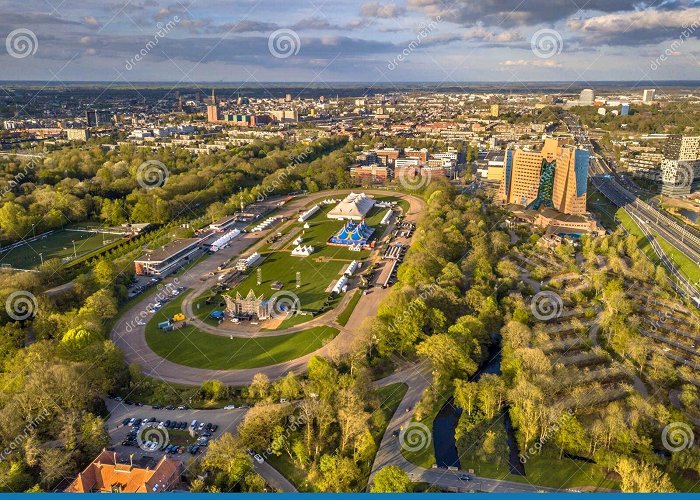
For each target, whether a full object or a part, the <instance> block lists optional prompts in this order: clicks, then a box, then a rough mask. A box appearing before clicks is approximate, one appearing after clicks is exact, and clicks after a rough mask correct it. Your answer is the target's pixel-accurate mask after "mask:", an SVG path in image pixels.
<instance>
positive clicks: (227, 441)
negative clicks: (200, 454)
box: [202, 432, 253, 485]
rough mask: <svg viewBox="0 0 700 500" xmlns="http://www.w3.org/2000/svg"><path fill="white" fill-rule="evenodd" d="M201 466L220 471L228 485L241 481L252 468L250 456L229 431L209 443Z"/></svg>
mask: <svg viewBox="0 0 700 500" xmlns="http://www.w3.org/2000/svg"><path fill="white" fill-rule="evenodd" d="M202 466H203V467H204V468H205V469H213V470H215V471H221V472H222V473H224V474H225V475H226V481H227V483H228V484H229V485H234V484H235V483H238V482H241V481H242V480H243V478H244V477H245V476H246V474H248V473H249V472H250V471H251V470H252V469H253V464H252V462H251V461H250V457H248V455H247V454H246V452H245V451H244V450H243V446H242V445H241V444H240V442H239V441H238V440H237V439H236V438H234V437H233V435H232V434H231V433H229V432H226V433H224V434H223V435H222V436H221V437H220V438H219V439H215V440H213V441H211V442H210V443H209V446H208V450H207V454H206V455H205V456H204V460H203V463H202Z"/></svg>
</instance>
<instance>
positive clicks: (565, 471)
mask: <svg viewBox="0 0 700 500" xmlns="http://www.w3.org/2000/svg"><path fill="white" fill-rule="evenodd" d="M484 429H487V430H490V431H493V432H495V433H496V439H497V441H498V444H497V446H496V449H497V450H500V453H499V456H498V460H495V459H494V458H492V457H489V458H488V459H484V458H482V457H479V451H480V450H479V448H480V446H481V444H482V441H483V439H482V438H481V436H483V433H484ZM457 451H458V453H459V462H460V468H461V469H462V470H467V471H470V470H473V471H474V474H476V475H477V476H480V477H487V478H492V479H501V480H505V481H515V482H519V483H530V484H535V485H538V486H548V487H552V488H574V487H586V486H587V487H591V488H600V489H619V487H620V485H619V484H618V483H617V482H616V481H613V480H610V479H608V478H607V477H606V475H605V472H604V470H603V468H602V467H600V466H598V465H596V464H592V463H588V462H585V461H582V460H572V459H569V458H562V459H561V460H560V459H559V452H558V450H556V449H555V448H553V447H552V446H548V447H545V448H543V450H542V451H541V452H540V453H531V454H529V455H526V454H525V453H522V452H521V454H522V455H526V456H527V458H526V462H525V465H524V467H525V476H524V477H523V476H520V475H517V474H511V473H510V467H509V465H508V459H509V451H508V442H507V436H506V431H505V427H504V424H503V417H502V416H498V417H495V418H494V419H493V420H492V421H490V422H484V423H483V425H478V426H477V427H475V428H474V429H473V430H472V432H471V433H470V434H469V435H467V436H465V437H464V438H462V439H460V440H457Z"/></svg>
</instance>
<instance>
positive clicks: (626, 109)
mask: <svg viewBox="0 0 700 500" xmlns="http://www.w3.org/2000/svg"><path fill="white" fill-rule="evenodd" d="M629 114H630V105H629V103H628V102H623V103H622V104H621V105H620V116H627V115H629Z"/></svg>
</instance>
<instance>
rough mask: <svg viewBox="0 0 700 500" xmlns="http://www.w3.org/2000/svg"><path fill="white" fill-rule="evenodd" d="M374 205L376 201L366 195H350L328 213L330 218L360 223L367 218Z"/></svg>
mask: <svg viewBox="0 0 700 500" xmlns="http://www.w3.org/2000/svg"><path fill="white" fill-rule="evenodd" d="M374 203H375V202H374V199H373V198H370V197H369V196H367V195H366V194H365V193H350V194H349V195H347V196H346V197H345V199H344V200H343V201H341V202H340V203H338V205H336V206H335V208H333V209H332V210H331V211H330V212H328V218H329V219H337V220H358V221H359V220H362V219H364V218H365V217H366V216H367V214H368V213H369V211H370V210H372V207H373V206H374Z"/></svg>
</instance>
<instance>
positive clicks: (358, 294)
mask: <svg viewBox="0 0 700 500" xmlns="http://www.w3.org/2000/svg"><path fill="white" fill-rule="evenodd" d="M361 298H362V291H361V290H355V292H354V295H353V296H352V298H351V299H350V301H349V302H348V304H347V305H346V306H345V309H343V312H341V313H340V314H339V315H338V319H337V321H338V324H339V325H340V326H345V325H347V324H348V321H350V317H351V316H352V312H353V311H354V310H355V306H357V303H358V302H359V301H360V299H361Z"/></svg>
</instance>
